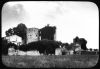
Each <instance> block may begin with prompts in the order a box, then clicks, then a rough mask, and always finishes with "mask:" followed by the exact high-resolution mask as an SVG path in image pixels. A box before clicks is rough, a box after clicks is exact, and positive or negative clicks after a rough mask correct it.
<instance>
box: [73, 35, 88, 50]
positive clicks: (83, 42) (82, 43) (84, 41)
mask: <svg viewBox="0 0 100 69" xmlns="http://www.w3.org/2000/svg"><path fill="white" fill-rule="evenodd" d="M73 43H75V44H76V43H78V44H80V45H81V48H82V49H83V50H87V47H86V44H87V40H86V39H84V38H79V37H78V36H77V37H76V38H74V39H73Z"/></svg>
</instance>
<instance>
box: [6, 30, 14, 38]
mask: <svg viewBox="0 0 100 69" xmlns="http://www.w3.org/2000/svg"><path fill="white" fill-rule="evenodd" d="M5 33H6V36H11V35H13V34H14V32H13V29H11V28H9V29H8V30H7V31H6V32H5Z"/></svg>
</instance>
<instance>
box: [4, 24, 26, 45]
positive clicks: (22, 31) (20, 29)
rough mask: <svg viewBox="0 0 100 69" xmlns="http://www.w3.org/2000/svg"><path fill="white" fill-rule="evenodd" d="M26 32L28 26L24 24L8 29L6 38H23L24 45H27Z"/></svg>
mask: <svg viewBox="0 0 100 69" xmlns="http://www.w3.org/2000/svg"><path fill="white" fill-rule="evenodd" d="M26 30H27V27H26V25H25V24H23V23H20V24H18V25H17V27H14V28H12V29H11V28H10V29H8V30H7V31H6V32H5V33H6V36H11V35H18V36H20V37H22V40H23V41H24V43H26Z"/></svg>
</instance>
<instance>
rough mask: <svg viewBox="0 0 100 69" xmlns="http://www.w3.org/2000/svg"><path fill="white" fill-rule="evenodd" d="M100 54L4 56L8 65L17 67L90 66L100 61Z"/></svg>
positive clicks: (4, 61) (3, 60)
mask: <svg viewBox="0 0 100 69" xmlns="http://www.w3.org/2000/svg"><path fill="white" fill-rule="evenodd" d="M98 58H99V55H59V56H55V55H41V56H2V62H3V64H4V65H5V66H7V67H17V68H88V67H93V66H95V65H96V64H97V62H98Z"/></svg>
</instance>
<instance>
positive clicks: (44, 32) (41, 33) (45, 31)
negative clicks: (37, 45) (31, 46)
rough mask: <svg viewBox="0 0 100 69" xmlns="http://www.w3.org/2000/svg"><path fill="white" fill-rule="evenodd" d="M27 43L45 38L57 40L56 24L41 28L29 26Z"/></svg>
mask: <svg viewBox="0 0 100 69" xmlns="http://www.w3.org/2000/svg"><path fill="white" fill-rule="evenodd" d="M26 38H27V42H26V43H27V44H28V43H31V42H35V41H39V40H43V39H47V40H56V27H55V26H53V27H52V26H49V25H47V26H45V27H43V28H41V29H38V28H28V29H27V37H26Z"/></svg>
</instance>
